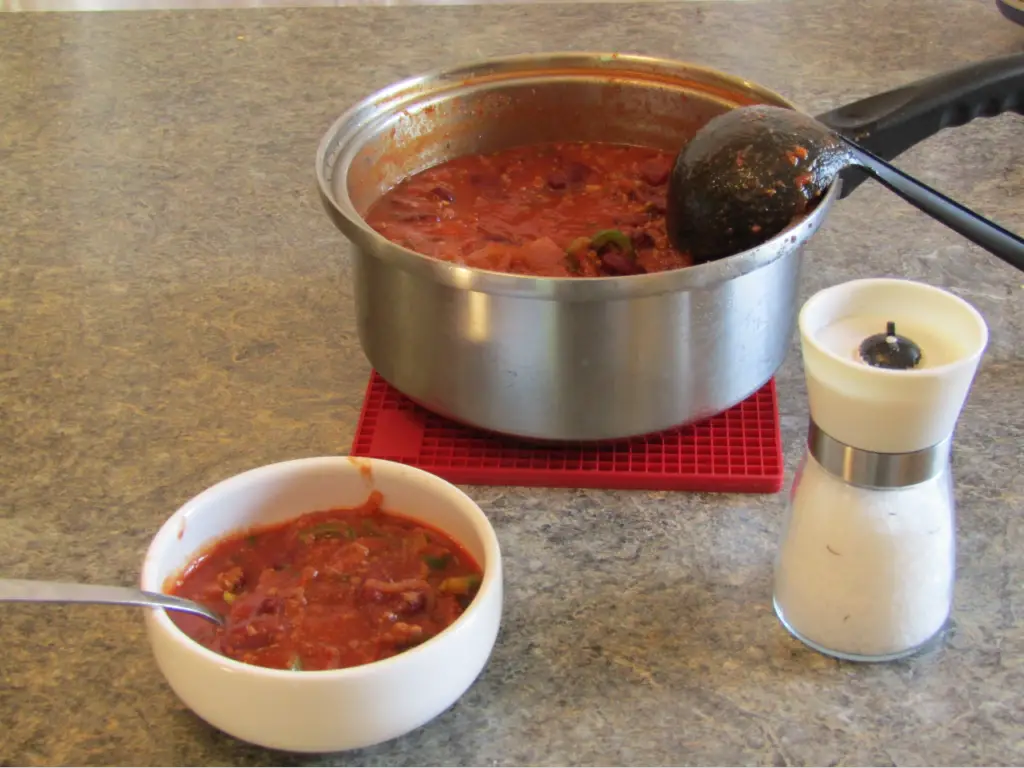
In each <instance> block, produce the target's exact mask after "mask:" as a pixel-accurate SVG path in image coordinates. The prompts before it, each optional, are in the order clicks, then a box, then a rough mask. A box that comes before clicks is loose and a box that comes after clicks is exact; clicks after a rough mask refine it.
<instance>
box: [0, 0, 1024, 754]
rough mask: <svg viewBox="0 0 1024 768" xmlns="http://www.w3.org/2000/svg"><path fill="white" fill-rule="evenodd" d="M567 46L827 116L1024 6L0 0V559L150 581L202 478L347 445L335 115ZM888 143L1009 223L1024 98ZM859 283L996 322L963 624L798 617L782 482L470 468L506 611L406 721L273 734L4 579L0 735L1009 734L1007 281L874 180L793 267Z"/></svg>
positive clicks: (974, 436)
mask: <svg viewBox="0 0 1024 768" xmlns="http://www.w3.org/2000/svg"><path fill="white" fill-rule="evenodd" d="M559 48H562V49H566V48H572V49H619V50H631V51H637V52H642V53H648V54H652V55H663V56H670V57H676V58H682V59H688V60H694V61H698V62H702V63H704V64H708V65H712V66H716V67H720V68H723V69H726V70H730V71H733V72H736V73H741V74H744V75H746V76H748V77H750V78H752V79H755V80H759V81H761V82H762V83H764V84H766V85H768V86H770V87H773V88H776V89H778V90H780V91H782V92H784V93H786V94H788V95H790V96H791V97H792V98H794V99H795V100H796V101H797V103H799V104H801V105H803V106H804V107H806V108H807V109H809V110H823V109H825V108H827V107H829V106H832V105H837V104H840V103H843V102H845V101H848V100H851V99H853V98H857V97H861V96H865V95H868V94H870V93H872V92H876V91H880V90H884V89H885V88H888V87H892V86H894V85H897V84H899V83H901V82H906V81H909V80H911V79H914V78H916V77H920V76H923V75H925V74H928V73H931V72H936V71H939V70H941V69H944V68H946V67H948V66H952V65H954V64H958V63H966V62H968V61H971V60H976V59H980V58H982V57H985V56H989V55H997V54H1002V53H1007V52H1011V51H1015V50H1021V49H1022V48H1024V30H1022V29H1021V28H1019V27H1016V26H1014V25H1012V24H1010V23H1009V22H1008V21H1006V20H1005V19H1003V18H1002V17H1001V16H999V15H998V13H997V11H996V9H995V6H994V4H993V3H989V2H983V1H981V0H945V1H944V2H942V3H935V2H933V0H864V2H846V3H837V2H834V1H833V0H791V1H790V2H779V1H765V2H750V3H707V4H704V3H685V4H667V5H606V4H603V5H593V6H590V5H571V6H558V5H536V6H530V7H523V6H520V7H514V8H509V7H485V8H480V7H448V8H446V7H429V8H408V7H407V8H401V9H388V8H342V9H306V10H290V11H271V10H258V11H224V12H220V11H216V12H214V11H211V12H199V13H185V12H180V13H166V14H164V13H140V14H92V15H7V16H3V17H0V51H2V53H0V211H2V212H3V213H2V216H0V381H2V386H0V413H2V419H0V444H2V451H0V462H2V463H0V479H2V482H0V575H3V576H9V577H36V578H47V577H49V578H60V579H69V580H91V581H96V582H108V583H124V584H131V583H134V582H135V580H136V578H137V572H138V567H139V564H140V560H141V557H142V554H143V551H144V549H145V547H146V545H147V542H148V540H149V538H150V536H151V535H152V534H153V533H154V531H155V530H156V529H157V527H158V526H159V525H160V523H161V522H162V521H163V520H164V518H165V517H166V516H167V515H168V514H170V513H171V511H173V509H174V508H175V507H177V506H178V505H179V504H180V503H181V502H183V501H184V500H185V499H187V498H188V497H189V496H191V495H193V494H194V493H196V492H197V491H199V490H201V489H202V488H204V487H205V486H207V485H209V484H211V483H213V482H215V481H216V480H219V479H221V478H223V477H225V476H227V475H229V474H232V473H234V472H237V471H239V470H242V469H245V468H249V467H253V466H256V465H260V464H264V463H267V462H272V461H276V460H281V459H285V458H292V457H297V456H306V455H316V454H325V453H343V452H345V451H346V450H347V447H348V445H349V443H350V440H351V437H352V434H353V430H354V428H355V424H356V416H357V413H358V409H359V406H360V401H361V398H362V394H363V387H364V383H365V380H366V376H367V373H368V368H367V364H366V362H365V360H364V359H363V357H362V355H361V353H360V350H359V346H358V343H357V340H356V337H355V328H354V323H353V317H352V304H351V295H350V285H349V279H348V263H347V255H346V244H345V242H344V240H343V238H342V237H341V236H340V235H339V234H337V233H336V232H335V231H334V230H333V229H332V228H331V225H330V224H329V223H328V220H327V218H326V217H325V216H324V215H323V213H322V212H321V209H320V207H319V204H318V202H317V200H316V196H315V188H314V182H313V153H314V150H315V148H316V144H317V141H318V140H319V138H320V135H321V132H322V131H323V130H324V128H325V127H326V126H327V125H328V123H329V122H330V121H331V120H332V119H333V118H334V117H335V116H336V115H337V114H338V113H340V112H341V110H342V109H344V108H345V107H346V105H348V104H349V103H351V102H352V101H353V100H355V99H356V98H358V97H360V96H362V95H364V94H365V93H367V92H368V91H370V90H371V89H374V88H376V87H378V86H382V85H384V84H386V83H388V82H390V81H392V80H394V79H396V78H399V77H401V76H405V75H408V74H410V73H414V72H417V71H420V70H423V69H426V68H430V67H435V66H438V65H442V64H446V63H452V62H456V61H461V60H464V59H470V58H474V57H478V56H481V55H491V54H505V53H513V52H523V51H540V50H545V49H547V50H553V49H559ZM901 162H902V164H903V165H904V166H905V167H906V168H908V169H909V170H911V171H913V172H917V173H920V174H922V175H923V176H924V177H926V178H927V179H930V180H932V181H933V182H934V183H935V184H936V185H937V186H939V187H940V188H943V189H945V190H946V191H948V192H949V193H951V194H952V195H954V196H956V197H959V198H961V199H963V200H965V201H966V202H968V203H969V204H972V205H974V206H976V207H977V208H979V209H981V210H982V211H983V212H985V213H987V214H988V215H990V216H992V217H994V218H996V219H997V220H999V221H1001V222H1002V223H1004V224H1005V225H1007V226H1009V227H1010V228H1013V229H1016V230H1018V231H1019V230H1024V204H1022V201H1024V122H1022V121H1021V119H1019V118H1016V119H1015V118H1010V117H1004V118H997V119H992V120H987V121H976V122H975V123H973V124H971V125H970V126H968V127H966V128H963V129H960V130H958V131H955V132H948V133H946V134H945V135H942V136H940V137H937V138H935V139H933V140H931V141H929V142H927V143H926V144H924V145H923V146H921V147H919V148H917V149H915V150H914V151H912V152H910V153H908V154H907V155H906V156H905V158H904V159H903V160H902V161H901ZM877 275H903V276H908V277H912V278H916V279H920V280H924V281H927V282H929V283H932V284H935V285H940V286H944V287H947V288H950V289H952V290H954V291H955V292H957V293H958V294H960V295H962V296H964V297H966V298H967V299H969V300H970V301H972V302H974V303H975V305H976V306H978V307H979V308H980V310H981V311H982V312H983V313H984V315H985V317H986V318H987V320H988V322H989V324H990V326H991V330H992V342H991V346H990V349H989V352H988V354H987V356H986V358H985V362H984V366H983V368H982V371H981V373H980V376H979V379H978V381H977V383H976V386H975V389H974V393H973V396H972V398H971V401H970V403H969V405H968V407H967V409H966V411H965V414H964V416H963V419H962V422H961V427H960V430H959V433H958V442H957V446H956V455H955V464H956V471H957V475H958V499H959V504H960V508H959V537H960V538H959V546H960V551H959V568H960V571H959V586H958V592H957V599H956V609H955V622H954V624H953V626H952V629H951V631H950V632H949V633H948V634H947V636H946V637H945V638H944V640H943V641H942V643H940V644H939V646H938V647H936V648H934V649H933V650H931V651H929V652H927V653H925V654H924V655H922V656H920V657H918V658H915V659H913V660H911V661H907V662H903V663H898V664H890V665H884V666H871V667H869V666H854V665H848V664H839V663H836V662H834V661H829V660H826V659H825V658H823V657H821V656H818V655H816V654H814V653H812V652H810V651H808V650H805V649H804V648H803V647H801V646H800V645H799V644H797V643H796V642H795V641H793V640H792V639H790V638H789V637H788V636H787V635H786V633H785V632H784V631H783V629H782V628H781V626H780V625H779V623H778V622H777V621H776V619H775V617H774V615H773V614H772V611H771V607H770V602H769V592H770V576H771V558H772V554H773V552H774V548H775V543H776V538H777V536H778V534H779V526H780V519H781V514H782V511H783V499H782V497H781V496H775V497H773V496H765V497H757V496H712V495H687V494H672V493H654V494H651V493H605V492H590V491H567V490H559V491H544V490H523V489H518V488H471V489H469V491H470V493H471V494H472V495H473V497H474V498H476V499H477V500H478V501H479V502H480V503H481V504H482V505H483V507H484V509H485V510H486V511H487V513H488V514H489V515H490V516H491V518H492V519H493V520H494V522H495V524H496V526H497V528H498V531H499V534H500V536H501V539H502V544H503V547H504V551H505V553H506V557H507V604H506V614H505V622H504V628H503V632H502V634H501V636H500V639H499V643H498V645H497V648H496V650H495V653H494V656H493V659H492V661H491V663H490V665H489V667H488V668H487V670H486V671H485V673H484V675H483V676H482V677H481V679H480V680H479V681H478V682H477V684H476V685H475V686H474V687H473V688H472V689H471V690H470V692H469V693H468V694H467V696H466V697H465V698H464V699H463V700H462V701H461V702H460V703H459V704H458V705H456V706H455V707H454V708H453V709H452V710H451V711H449V712H447V713H446V714H444V715H443V716H441V717H440V718H439V719H438V720H436V721H434V722H433V723H431V724H430V725H428V726H427V727H424V728H422V729H421V730H419V731H418V732H416V733H413V734H411V735H409V736H408V737H406V738H403V739H400V740H398V741H396V742H393V743H390V744H387V745H384V746H381V747H379V748H376V749H373V750H369V751H366V752H363V753H357V754H349V755H333V756H327V757H324V758H315V759H313V758H302V757H296V756H292V755H283V754H275V753H269V752H264V751H261V750H258V749H255V748H251V747H248V746H246V745H243V744H240V743H238V742H236V741H234V740H232V739H230V738H228V737H225V736H223V735H221V734H220V733H217V732H215V731H213V730H212V729H211V728H209V727H207V726H206V725H205V724H203V723H202V722H200V721H199V720H197V719H196V718H195V717H193V716H192V715H191V714H190V713H189V712H188V711H186V710H185V709H184V708H183V707H182V705H181V704H179V703H178V701H177V700H176V699H175V697H174V696H173V694H172V693H171V692H170V690H169V689H168V688H167V687H166V686H165V684H164V682H163V680H162V679H161V678H160V676H159V673H158V672H157V670H156V668H155V666H154V664H153V662H152V661H151V659H150V656H149V651H148V647H147V644H146V639H145V636H144V633H143V628H142V622H141V616H140V615H139V613H138V612H135V611H132V610H128V609H125V610H122V609H115V608H89V607H77V608H57V607H48V606H18V607H13V606H4V607H2V609H0V647H2V648H3V652H2V654H0V723H2V727H0V764H3V765H14V764H67V763H71V764H96V763H107V764H141V765H148V764H203V763H210V764H251V765H262V764H277V765H282V764H285V765H287V764H304V763H320V762H322V763H325V764H346V763H348V764H361V765H370V764H414V765H429V764H458V763H466V764H475V765H489V764H524V763H525V764H562V765H564V764H576V763H597V764H617V763H627V764H645V765H646V764H649V765H660V764H676V765H678V764H689V763H705V764H706V763H725V764H730V765H731V764H745V763H761V764H776V765H781V764H791V763H792V764H801V763H812V764H819V765H824V764H891V763H896V764H921V763H924V764H990V765H992V764H1018V765H1019V764H1021V763H1024V716H1022V712H1024V623H1022V622H1024V618H1022V617H1024V588H1022V576H1024V554H1022V553H1024V523H1022V522H1021V520H1022V516H1024V514H1022V513H1024V475H1022V474H1021V453H1022V451H1021V444H1022V439H1024V406H1022V388H1021V382H1022V381H1024V360H1022V358H1021V349H1022V346H1021V345H1022V341H1024V319H1022V318H1024V311H1022V304H1021V296H1022V286H1021V276H1020V275H1019V274H1016V273H1014V272H1013V271H1012V270H1011V269H1010V268H1008V267H1006V266H1004V265H1002V264H1001V263H1000V262H998V261H996V260H995V259H993V258H991V257H989V256H987V255H986V254H984V253H982V252H980V251H979V250H977V249H975V248H973V247H968V246H966V245H965V242H964V241H962V240H960V239H959V238H957V237H956V236H955V235H952V234H951V233H949V232H948V231H946V230H945V229H943V228H942V227H940V226H939V225H937V224H935V223H932V222H931V221H929V220H927V219H925V218H924V217H923V216H922V215H920V214H918V213H917V212H915V211H914V210H912V209H911V208H909V207H908V206H906V205H904V204H903V203H901V202H899V201H898V200H897V199H896V198H894V197H892V196H890V195H887V194H885V193H884V192H883V191H882V190H881V189H880V188H878V187H877V186H875V185H869V186H865V187H862V188H861V189H860V190H858V191H857V193H856V194H855V195H854V196H853V197H851V198H850V199H849V200H846V201H844V202H843V203H842V204H840V205H839V206H838V207H837V208H836V210H835V212H834V215H833V216H832V217H831V220H830V221H829V223H828V225H827V226H826V228H825V229H824V231H822V232H821V233H820V234H819V235H818V236H817V237H816V238H815V239H814V240H813V242H812V244H811V246H810V248H809V249H808V252H807V269H806V277H805V281H804V286H803V288H804V295H805V296H806V295H808V294H809V293H810V292H812V291H814V290H817V289H819V288H821V287H823V286H825V285H828V284H832V283H835V282H839V281H842V280H846V279H850V278H854V277H859V276H877ZM795 353H796V347H795V346H794V354H792V355H791V356H790V358H789V360H788V361H787V363H786V365H785V366H784V368H783V369H782V370H781V371H780V374H779V384H780V393H781V401H782V412H783V425H784V438H785V441H786V450H787V466H788V467H789V469H790V471H792V468H793V466H794V464H795V462H796V460H797V458H798V456H799V454H800V445H799V439H800V437H801V436H802V435H803V433H804V424H805V418H806V415H805V414H806V407H805V401H804V391H803V384H802V378H801V372H800V367H799V356H798V355H797V354H795Z"/></svg>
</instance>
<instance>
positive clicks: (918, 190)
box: [667, 105, 1024, 270]
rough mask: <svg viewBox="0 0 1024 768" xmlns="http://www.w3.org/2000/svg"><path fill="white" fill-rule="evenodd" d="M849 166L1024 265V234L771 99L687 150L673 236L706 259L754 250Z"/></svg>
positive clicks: (711, 129)
mask: <svg viewBox="0 0 1024 768" xmlns="http://www.w3.org/2000/svg"><path fill="white" fill-rule="evenodd" d="M849 165H858V166H861V167H862V168H863V169H864V170H865V171H867V172H868V173H869V174H871V175H872V176H873V177H874V178H875V179H877V180H878V181H879V182H880V183H882V184H883V185H885V186H886V187H888V188H889V189H891V190H892V191H893V192H895V193H896V194H898V195H899V196H900V197H902V198H903V199H904V200H906V201H907V202H909V203H911V204H912V205H914V206H916V207H917V208H919V209H920V210H922V211H924V212H925V213H927V214H928V215H929V216H931V217H932V218H934V219H936V220H938V221H940V222H942V223H943V224H945V225H946V226H947V227H949V228H950V229H952V230H954V231H956V232H959V233H960V234H961V235H963V236H964V237H966V238H967V239H968V240H971V241H973V242H975V243H977V244H978V245H980V246H981V247H982V248H985V249H986V250H987V251H989V252H991V253H993V254H994V255H996V256H998V257H999V258H1001V259H1002V260H1003V261H1005V262H1006V263H1008V264H1011V265H1012V266H1014V267H1017V269H1020V270H1024V240H1021V238H1020V237H1018V236H1017V235H1015V234H1013V233H1012V232H1008V231H1007V230H1005V229H1003V228H1002V227H1000V226H999V225H998V224H995V223H993V222H991V221H989V220H988V219H986V218H984V217H983V216H981V215H979V214H977V213H975V212H974V211H972V210H970V209H969V208H966V207H964V206H963V205H960V203H957V202H955V201H954V200H951V199H950V198H948V197H946V196H945V195H943V194H941V193H940V192H937V191H935V190H934V189H932V188H931V187H928V186H927V185H925V184H923V183H922V182H920V181H918V180H917V179H915V178H913V177H912V176H908V175H907V174H905V173H903V172H902V171H900V170H898V169H896V168H894V167H893V166H892V165H890V164H889V163H887V162H886V161H884V160H882V159H881V158H879V157H876V156H875V155H873V154H871V153H870V152H868V151H867V150H866V149H864V148H862V147H860V146H858V145H857V144H855V143H854V142H853V141H851V140H849V139H847V138H846V137H845V136H841V135H839V134H838V133H836V132H835V131H833V130H832V129H830V128H829V127H828V126H826V125H824V124H823V123H821V122H819V121H817V120H815V119H814V118H813V117H810V116H808V115H805V114H803V113H801V112H797V111H795V110H792V109H785V108H783V107H771V106H764V105H757V106H751V107H737V108H736V109H731V110H729V111H728V112H725V113H723V114H721V115H718V116H717V117H715V118H713V119H712V120H711V121H709V122H708V123H707V124H706V125H705V126H704V127H703V128H701V129H700V131H698V132H697V134H696V135H695V136H694V138H693V140H692V141H691V142H690V143H689V144H687V145H686V146H685V147H684V148H683V150H682V151H681V152H680V153H679V155H678V157H677V158H676V163H675V166H674V167H673V169H672V175H671V177H670V178H669V190H668V206H667V224H668V235H669V239H670V240H671V241H672V244H673V245H674V246H675V247H676V248H678V249H679V250H682V251H688V252H689V253H690V254H691V255H692V256H693V259H694V262H695V263H698V264H699V263H703V262H706V261H714V260H716V259H721V258H724V257H725V256H731V255H732V254H734V253H739V252H741V251H745V250H747V249H748V248H753V247H755V246H757V245H760V244H761V243H763V242H764V241H765V240H768V239H769V238H771V237H773V236H774V235H777V234H778V233H779V232H781V231H782V230H783V229H785V228H786V227H787V226H789V225H790V224H791V223H792V222H793V220H794V219H798V218H800V217H801V216H803V215H804V214H805V213H807V212H809V211H810V210H811V209H812V208H813V207H814V205H815V204H816V203H817V202H818V200H819V199H820V197H821V196H822V195H823V194H824V193H825V192H826V190H828V188H829V186H830V185H831V184H832V182H833V181H834V180H835V178H836V176H837V175H838V174H839V172H840V171H842V170H843V169H844V168H846V167H847V166H849Z"/></svg>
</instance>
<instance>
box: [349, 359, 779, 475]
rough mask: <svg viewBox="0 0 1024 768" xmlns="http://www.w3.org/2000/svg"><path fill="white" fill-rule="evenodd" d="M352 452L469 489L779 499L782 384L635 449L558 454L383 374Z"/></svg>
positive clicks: (613, 446)
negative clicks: (399, 386) (425, 398)
mask: <svg viewBox="0 0 1024 768" xmlns="http://www.w3.org/2000/svg"><path fill="white" fill-rule="evenodd" d="M351 453H352V455H354V456H370V457H374V458H382V459H391V460H393V461H400V462H403V463H405V464H410V465H412V466H415V467H419V468H421V469H425V470H427V471H429V472H432V473H434V474H436V475H438V476H440V477H443V478H445V479H446V480H449V481H451V482H455V483H463V484H468V485H520V486H543V487H570V488H609V489H646V490H684V491H711V492H714V491H718V492H747V493H774V492H776V491H778V490H779V489H780V488H781V487H782V480H783V477H782V471H783V470H782V442H781V439H780V437H779V421H778V407H777V401H776V393H775V385H774V381H772V382H769V383H768V384H766V385H765V386H764V387H763V388H762V389H761V390H760V391H759V392H757V393H755V394H754V395H752V396H751V397H750V398H748V399H747V400H745V401H744V402H742V403H740V404H739V405H737V406H735V407H734V408H731V409H730V410H728V411H726V412H725V413H721V414H719V415H717V416H714V417H712V418H711V419H708V420H707V421H705V422H702V423H700V424H696V425H692V426H689V427H680V428H677V429H671V430H667V431H665V432H660V433H657V434H654V435H647V436H645V437H639V438H634V439H632V440H622V441H614V442H603V443H566V444H560V445H551V444H537V443H529V442H525V441H520V440H515V439H513V438H506V437H501V436H498V435H491V434H488V433H486V432H481V431H478V430H474V429H472V428H471V427H466V426H463V425H461V424H456V423H454V422H451V421H449V420H447V419H445V418H443V417H441V416H438V415H437V414H434V413H431V412H429V411H426V410H424V409H423V408H420V407H419V406H417V405H416V404H414V403H413V402H411V401H410V400H409V399H408V398H406V397H405V396H404V395H402V394H401V393H399V392H398V391H397V390H395V389H393V388H392V387H391V386H389V385H388V384H387V382H385V381H384V380H383V379H382V378H381V377H380V376H379V375H378V374H377V373H376V372H374V373H373V374H372V375H371V377H370V382H369V385H368V386H367V390H366V399H365V400H364V402H363V409H362V413H361V414H360V418H359V426H358V428H357V430H356V437H355V440H354V441H353V444H352V451H351Z"/></svg>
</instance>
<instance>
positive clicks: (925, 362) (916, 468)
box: [774, 279, 988, 661]
mask: <svg viewBox="0 0 1024 768" xmlns="http://www.w3.org/2000/svg"><path fill="white" fill-rule="evenodd" d="M799 328H800V343H801V350H802V353H803V361H804V373H805V376H806V379H807V394H808V400H809V405H810V426H809V429H808V434H807V450H806V452H805V454H804V457H803V460H802V461H801V463H800V466H799V468H798V470H797V473H796V476H795V478H794V480H793V485H792V488H791V490H790V494H789V503H788V508H787V515H786V523H785V528H784V531H783V534H782V541H781V545H780V547H779V551H778V556H777V559H776V565H775V588H774V603H775V611H776V613H777V614H778V617H779V619H780V620H781V621H782V623H783V625H785V627H786V628H787V629H788V630H789V631H790V633H792V634H793V635H794V636H795V637H796V638H797V639H799V640H801V641H802V642H804V643H806V644H807V645H808V646H810V647H812V648H814V649H816V650H818V651H820V652H822V653H825V654H828V655H830V656H835V657H838V658H843V659H849V660H853V661H888V660H891V659H897V658H901V657H903V656H907V655H909V654H911V653H914V652H915V651H916V650H918V649H919V648H920V647H921V646H922V645H924V644H926V643H927V642H928V641H929V640H931V639H932V638H933V637H934V636H935V635H936V634H938V632H939V631H940V630H941V629H942V627H943V625H944V624H945V623H946V620H947V619H948V618H949V613H950V608H951V606H952V600H953V582H954V576H955V525H954V499H953V487H952V479H951V473H950V466H949V459H950V445H951V441H952V435H953V431H954V428H955V426H956V421H957V419H958V418H959V416H960V412H961V410H962V408H963V405H964V402H965V401H966V399H967V395H968V392H969V391H970V388H971V383H972V382H973V380H974V376H975V373H976V372H977V369H978V363H979V362H980V360H981V356H982V353H983V352H984V350H985V346H986V344H987V343H988V328H987V326H986V325H985V321H984V319H983V318H982V317H981V315H980V314H979V313H978V311H977V310H976V309H974V307H972V306H971V305H970V304H968V303H967V302H965V301H963V300H962V299H960V298H958V297H956V296H954V295H952V294H951V293H948V292H946V291H943V290H940V289H938V288H933V287H931V286H928V285H924V284H921V283H916V282H912V281H908V280H891V279H872V280H854V281H852V282H848V283H843V284H841V285H837V286H834V287H832V288H828V289H825V290H823V291H821V292H819V293H817V294H815V295H814V296H812V297H811V299H810V300H809V301H808V302H807V303H806V304H805V305H804V306H803V308H802V309H801V311H800V318H799Z"/></svg>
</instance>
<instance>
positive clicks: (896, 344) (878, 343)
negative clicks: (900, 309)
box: [860, 321, 921, 371]
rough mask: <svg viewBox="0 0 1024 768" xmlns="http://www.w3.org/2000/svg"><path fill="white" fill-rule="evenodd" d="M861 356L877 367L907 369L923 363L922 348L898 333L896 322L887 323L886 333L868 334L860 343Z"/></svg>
mask: <svg viewBox="0 0 1024 768" xmlns="http://www.w3.org/2000/svg"><path fill="white" fill-rule="evenodd" d="M860 357H861V360H863V361H864V362H865V363H867V364H868V365H872V366H874V367H876V368H889V369H891V370H899V371H906V370H910V369H911V368H916V367H917V366H918V365H919V364H920V363H921V348H920V347H919V346H917V344H915V343H914V342H912V341H911V340H910V339H908V338H906V337H904V336H899V335H897V333H896V323H894V322H891V321H890V322H888V323H886V324H885V333H876V334H874V335H873V336H868V337H867V338H866V339H864V341H862V342H861V344H860Z"/></svg>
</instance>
